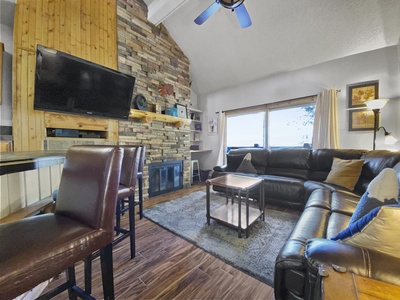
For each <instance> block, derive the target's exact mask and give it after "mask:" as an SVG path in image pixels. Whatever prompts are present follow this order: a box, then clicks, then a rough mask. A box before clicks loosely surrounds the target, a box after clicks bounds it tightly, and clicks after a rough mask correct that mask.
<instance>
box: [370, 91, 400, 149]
mask: <svg viewBox="0 0 400 300" xmlns="http://www.w3.org/2000/svg"><path fill="white" fill-rule="evenodd" d="M388 101H389V99H375V100H368V101H365V105H366V106H367V107H368V108H369V109H372V111H373V112H374V144H373V148H372V149H373V150H375V139H376V132H377V131H379V129H380V128H383V127H379V111H380V110H381V109H382V108H383V107H384V106H385V105H386V103H387V102H388ZM383 129H384V128H383ZM384 130H385V129H384ZM386 133H388V132H387V131H386V130H385V137H386ZM388 135H390V133H388ZM392 138H393V137H392ZM385 141H386V139H385Z"/></svg>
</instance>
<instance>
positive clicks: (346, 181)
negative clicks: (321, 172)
mask: <svg viewBox="0 0 400 300" xmlns="http://www.w3.org/2000/svg"><path fill="white" fill-rule="evenodd" d="M363 163H364V161H363V160H360V159H340V158H337V157H334V158H333V164H332V168H331V171H330V172H329V174H328V177H327V178H326V180H325V182H326V183H331V184H336V185H339V186H343V187H345V188H347V189H349V190H351V191H352V190H353V189H354V186H355V185H356V183H357V181H358V178H359V177H360V174H361V170H362V166H363Z"/></svg>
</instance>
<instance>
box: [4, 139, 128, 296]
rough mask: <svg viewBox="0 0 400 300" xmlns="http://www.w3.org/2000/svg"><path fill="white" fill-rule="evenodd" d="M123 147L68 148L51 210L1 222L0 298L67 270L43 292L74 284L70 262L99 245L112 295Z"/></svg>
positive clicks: (107, 293)
mask: <svg viewBox="0 0 400 300" xmlns="http://www.w3.org/2000/svg"><path fill="white" fill-rule="evenodd" d="M122 157H123V149H121V148H116V147H108V146H104V147H91V146H72V147H70V148H69V150H68V152H67V155H66V161H65V164H64V168H63V172H62V175H61V181H60V188H59V192H58V196H57V203H56V207H55V212H54V213H48V214H42V215H38V216H33V217H29V218H26V219H22V220H20V221H16V222H12V223H6V224H2V225H0V241H1V242H0V299H13V298H15V297H17V296H18V295H20V294H22V293H24V292H26V291H28V290H30V289H32V288H33V287H35V286H36V285H38V284H40V283H41V282H43V281H45V280H48V279H50V278H52V277H54V276H57V275H58V274H60V273H61V272H62V271H64V270H67V282H66V283H64V284H63V285H61V286H59V287H58V288H56V289H55V290H53V291H50V292H49V293H47V294H46V295H43V296H42V299H48V298H51V297H52V296H55V295H57V294H59V293H60V292H62V291H65V290H67V289H68V293H69V297H70V299H76V296H77V294H79V295H80V296H81V297H83V298H86V299H93V298H92V297H90V296H89V295H88V294H87V293H85V292H84V291H83V290H81V289H80V288H79V287H77V286H76V281H75V269H74V264H75V263H76V262H78V261H80V260H83V259H84V258H85V257H87V256H90V255H91V254H92V253H93V252H95V251H96V250H100V257H101V267H102V268H101V269H102V279H103V292H104V299H114V283H113V282H114V280H113V266H112V244H111V243H112V240H113V237H114V214H115V207H116V201H117V191H118V185H119V178H120V172H121V163H122Z"/></svg>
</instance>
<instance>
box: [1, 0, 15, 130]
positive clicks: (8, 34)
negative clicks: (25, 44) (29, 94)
mask: <svg viewBox="0 0 400 300" xmlns="http://www.w3.org/2000/svg"><path fill="white" fill-rule="evenodd" d="M14 2H15V1H14V0H1V1H0V8H1V20H0V41H1V42H2V43H4V50H5V52H4V53H3V76H2V78H3V80H2V81H3V97H2V99H3V101H2V104H1V105H0V125H2V126H12V114H11V107H12V98H11V97H12V94H11V91H12V53H13V28H12V26H13V25H12V24H13V23H14V7H15V3H14Z"/></svg>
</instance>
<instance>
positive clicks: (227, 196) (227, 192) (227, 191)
mask: <svg viewBox="0 0 400 300" xmlns="http://www.w3.org/2000/svg"><path fill="white" fill-rule="evenodd" d="M225 196H226V204H228V198H229V190H228V188H225Z"/></svg>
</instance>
